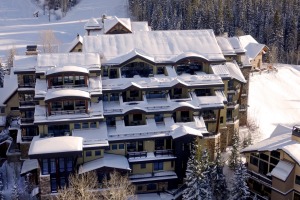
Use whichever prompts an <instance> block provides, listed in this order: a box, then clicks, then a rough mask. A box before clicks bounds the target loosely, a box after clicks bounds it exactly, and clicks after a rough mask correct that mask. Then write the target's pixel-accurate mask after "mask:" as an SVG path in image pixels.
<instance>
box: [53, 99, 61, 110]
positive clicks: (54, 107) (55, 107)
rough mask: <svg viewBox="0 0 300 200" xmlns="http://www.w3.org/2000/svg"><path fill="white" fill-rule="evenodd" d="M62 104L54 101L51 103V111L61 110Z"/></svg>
mask: <svg viewBox="0 0 300 200" xmlns="http://www.w3.org/2000/svg"><path fill="white" fill-rule="evenodd" d="M61 107H62V102H61V101H54V102H52V103H51V108H52V110H61Z"/></svg>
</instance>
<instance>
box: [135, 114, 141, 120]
mask: <svg viewBox="0 0 300 200" xmlns="http://www.w3.org/2000/svg"><path fill="white" fill-rule="evenodd" d="M142 118H143V117H142V114H135V115H133V121H140V120H142Z"/></svg>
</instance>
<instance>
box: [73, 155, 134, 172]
mask: <svg viewBox="0 0 300 200" xmlns="http://www.w3.org/2000/svg"><path fill="white" fill-rule="evenodd" d="M102 167H108V168H115V169H124V170H128V171H130V170H131V169H130V167H129V163H128V160H127V158H126V157H125V156H123V155H115V154H108V153H104V156H103V157H102V158H98V159H96V160H93V161H89V162H86V163H83V164H82V165H81V166H80V167H79V171H78V173H79V174H83V173H86V172H89V171H93V170H96V169H99V168H102Z"/></svg>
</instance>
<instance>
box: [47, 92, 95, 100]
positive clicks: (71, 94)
mask: <svg viewBox="0 0 300 200" xmlns="http://www.w3.org/2000/svg"><path fill="white" fill-rule="evenodd" d="M66 97H67V98H81V99H90V98H91V97H90V93H88V92H86V91H82V90H77V89H61V90H52V91H48V92H47V93H46V96H45V101H48V100H54V99H58V98H66Z"/></svg>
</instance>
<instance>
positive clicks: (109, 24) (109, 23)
mask: <svg viewBox="0 0 300 200" xmlns="http://www.w3.org/2000/svg"><path fill="white" fill-rule="evenodd" d="M118 23H120V24H121V25H123V26H124V27H125V28H126V29H128V30H129V31H130V32H131V21H130V18H118V17H116V16H113V17H109V18H107V19H105V20H104V32H105V33H107V32H109V31H110V30H111V29H112V28H113V27H114V26H115V25H116V24H118Z"/></svg>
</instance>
